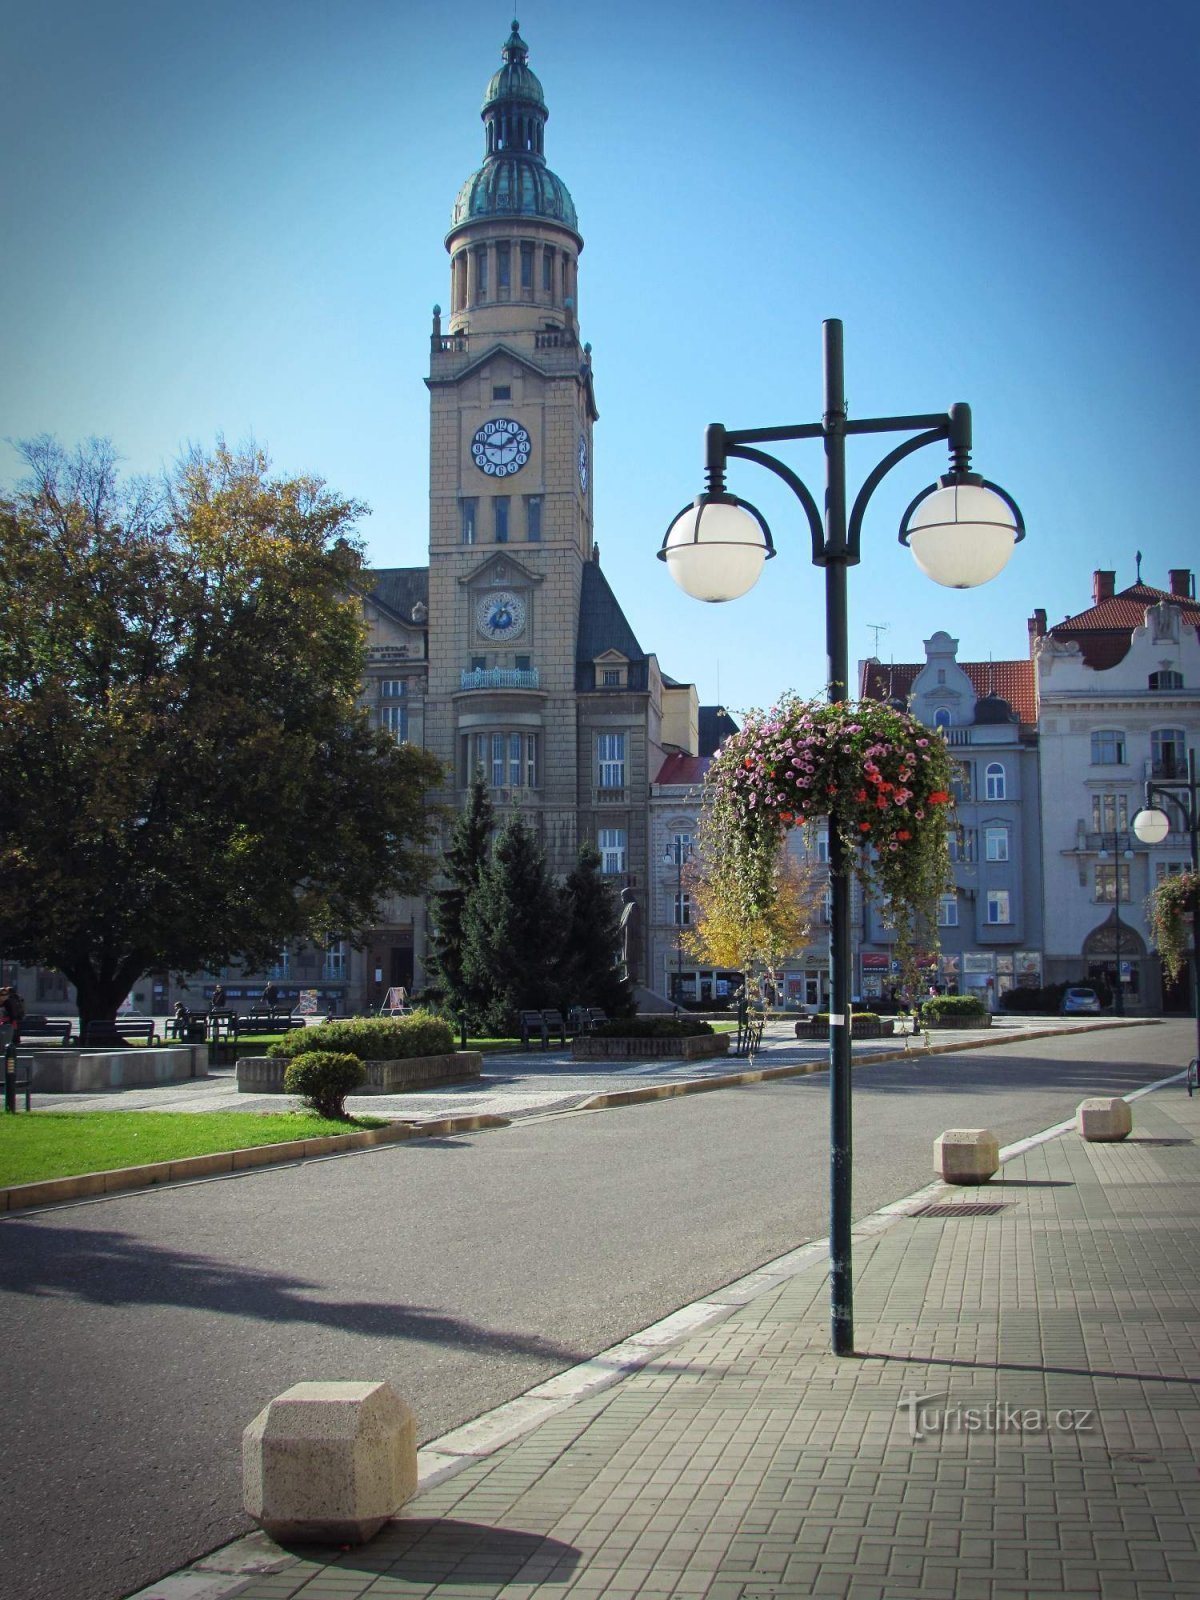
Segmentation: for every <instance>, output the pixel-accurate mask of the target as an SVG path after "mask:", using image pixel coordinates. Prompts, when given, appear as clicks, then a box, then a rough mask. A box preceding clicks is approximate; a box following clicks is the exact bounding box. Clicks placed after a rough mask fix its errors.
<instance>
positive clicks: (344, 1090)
mask: <svg viewBox="0 0 1200 1600" xmlns="http://www.w3.org/2000/svg"><path fill="white" fill-rule="evenodd" d="M314 1031H315V1030H314ZM366 1076H367V1069H366V1066H365V1064H364V1063H363V1062H362V1061H361V1060H360V1059H359V1058H358V1056H354V1055H350V1054H349V1053H348V1052H346V1051H344V1050H304V1051H302V1052H301V1053H300V1054H299V1055H298V1056H296V1058H295V1059H294V1060H293V1061H291V1062H290V1063H289V1065H288V1069H287V1071H286V1072H285V1073H284V1075H283V1088H284V1093H285V1094H298V1095H301V1096H303V1099H304V1104H305V1105H306V1106H308V1107H310V1109H311V1110H313V1111H316V1112H318V1113H319V1114H320V1115H321V1116H323V1117H335V1118H339V1119H344V1118H345V1115H346V1096H347V1095H348V1094H350V1093H351V1092H352V1091H353V1090H355V1089H358V1088H361V1086H362V1084H363V1083H364V1082H365V1081H366Z"/></svg>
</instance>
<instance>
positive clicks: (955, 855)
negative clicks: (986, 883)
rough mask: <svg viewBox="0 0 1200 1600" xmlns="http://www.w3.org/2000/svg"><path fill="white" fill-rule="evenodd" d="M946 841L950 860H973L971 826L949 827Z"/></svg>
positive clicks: (973, 850)
mask: <svg viewBox="0 0 1200 1600" xmlns="http://www.w3.org/2000/svg"><path fill="white" fill-rule="evenodd" d="M946 843H947V844H948V846H949V848H950V859H951V861H954V862H962V861H974V859H975V830H974V829H973V828H963V827H957V828H951V829H950V832H949V834H948V836H947V839H946Z"/></svg>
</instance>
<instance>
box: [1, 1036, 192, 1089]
mask: <svg viewBox="0 0 1200 1600" xmlns="http://www.w3.org/2000/svg"><path fill="white" fill-rule="evenodd" d="M21 1059H22V1060H23V1061H28V1062H29V1063H30V1065H31V1067H32V1069H33V1076H32V1081H31V1085H30V1086H31V1088H32V1089H33V1090H34V1093H35V1094H87V1093H89V1092H90V1091H92V1090H94V1089H147V1088H153V1087H154V1085H155V1084H156V1083H184V1082H186V1081H187V1079H189V1078H205V1077H207V1076H208V1046H207V1045H204V1044H199V1045H196V1044H184V1045H167V1046H155V1045H141V1046H139V1047H138V1048H136V1049H130V1050H30V1051H29V1052H28V1054H26V1053H25V1052H22V1056H21Z"/></svg>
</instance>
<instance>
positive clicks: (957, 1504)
mask: <svg viewBox="0 0 1200 1600" xmlns="http://www.w3.org/2000/svg"><path fill="white" fill-rule="evenodd" d="M1139 1135H1141V1136H1142V1138H1143V1139H1150V1138H1160V1139H1161V1138H1173V1139H1180V1140H1184V1141H1187V1142H1185V1143H1180V1144H1177V1145H1171V1146H1155V1145H1151V1144H1148V1143H1141V1142H1139V1137H1138V1136H1139ZM1193 1140H1196V1141H1198V1142H1197V1143H1192V1142H1191V1141H1193ZM987 1192H988V1196H989V1198H995V1199H1003V1200H1005V1201H1006V1202H1008V1204H1007V1205H1006V1206H1005V1209H1004V1210H1002V1211H1001V1212H1000V1213H999V1214H997V1215H995V1216H992V1217H980V1216H966V1217H962V1218H944V1219H943V1218H918V1217H912V1216H904V1217H901V1218H900V1220H898V1221H897V1222H895V1223H894V1225H892V1226H890V1227H888V1228H886V1229H885V1230H884V1231H882V1232H869V1233H864V1234H863V1235H862V1236H861V1237H859V1238H858V1239H857V1240H856V1245H855V1266H856V1290H855V1317H856V1343H857V1347H858V1349H859V1351H860V1354H859V1355H858V1356H856V1357H853V1358H847V1359H837V1358H835V1357H833V1356H832V1355H830V1354H828V1353H827V1346H828V1299H827V1296H828V1287H827V1279H826V1275H825V1272H824V1270H823V1269H822V1268H817V1269H815V1270H808V1271H804V1272H801V1273H800V1274H799V1275H798V1276H796V1277H794V1278H792V1279H791V1280H789V1281H788V1282H787V1283H786V1284H785V1285H784V1286H783V1287H781V1288H778V1289H774V1290H772V1291H770V1292H769V1293H766V1294H764V1295H761V1296H760V1297H759V1298H758V1299H756V1300H753V1301H751V1302H750V1303H749V1304H747V1305H744V1306H742V1307H740V1308H739V1309H738V1310H737V1311H735V1312H734V1313H733V1315H732V1316H730V1317H729V1318H728V1319H727V1320H726V1321H724V1322H721V1323H720V1324H719V1325H717V1326H715V1327H713V1328H711V1329H709V1330H708V1331H706V1332H702V1333H698V1334H696V1335H694V1336H692V1337H691V1338H689V1339H687V1340H686V1341H685V1342H683V1343H682V1344H680V1345H678V1346H676V1347H675V1348H674V1349H672V1350H670V1351H669V1352H668V1353H667V1354H665V1355H664V1356H663V1357H662V1358H661V1359H659V1360H657V1361H655V1362H654V1363H653V1364H652V1365H650V1366H648V1367H646V1368H645V1369H643V1370H642V1371H641V1372H640V1373H638V1374H636V1375H634V1376H632V1377H630V1378H629V1379H627V1380H626V1381H624V1382H623V1383H621V1384H619V1385H618V1386H617V1387H615V1388H613V1389H610V1390H608V1391H607V1392H605V1393H604V1394H602V1395H599V1396H596V1397H594V1398H592V1399H590V1400H584V1401H581V1402H580V1403H578V1404H577V1405H575V1406H573V1407H572V1408H571V1409H570V1410H568V1411H565V1412H563V1413H561V1414H560V1415H558V1416H556V1417H553V1418H551V1419H550V1420H549V1421H546V1422H543V1423H542V1424H541V1425H540V1426H539V1427H537V1428H536V1429H535V1430H534V1431H533V1432H532V1433H530V1434H528V1435H527V1436H526V1437H524V1438H523V1439H521V1440H519V1441H517V1442H515V1443H513V1444H510V1445H507V1446H505V1447H503V1448H502V1449H500V1450H499V1451H498V1452H497V1453H495V1454H494V1455H492V1456H490V1457H488V1458H487V1459H484V1460H481V1461H479V1462H478V1463H477V1464H473V1465H472V1466H471V1467H469V1468H468V1469H467V1470H465V1471H463V1472H461V1473H459V1474H458V1475H457V1476H455V1477H453V1478H451V1479H448V1480H447V1481H445V1482H443V1483H442V1484H440V1485H438V1486H436V1487H434V1488H432V1489H430V1490H428V1491H426V1492H424V1493H422V1494H421V1495H420V1496H419V1497H418V1498H417V1499H415V1500H414V1501H412V1502H411V1503H410V1504H409V1506H408V1507H407V1508H406V1509H405V1511H404V1513H403V1514H402V1515H401V1516H400V1517H398V1518H397V1519H395V1520H394V1521H393V1522H391V1523H390V1524H388V1526H387V1527H386V1528H385V1530H384V1531H383V1533H382V1534H381V1535H380V1536H379V1537H378V1538H377V1539H376V1540H375V1541H374V1542H373V1543H371V1544H370V1545H368V1546H366V1547H364V1548H363V1549H361V1550H359V1551H357V1552H356V1551H346V1552H340V1553H335V1552H328V1553H325V1554H322V1553H320V1552H312V1553H309V1554H308V1555H307V1556H306V1557H305V1558H304V1559H297V1560H294V1561H293V1562H291V1563H290V1564H289V1565H286V1566H284V1567H283V1569H282V1570H278V1571H275V1572H273V1573H271V1574H269V1575H264V1576H261V1577H257V1578H253V1579H251V1580H250V1581H249V1582H248V1583H247V1584H246V1585H245V1587H244V1588H241V1589H239V1590H238V1591H237V1592H238V1594H239V1596H241V1597H242V1600H288V1597H291V1596H302V1597H303V1600H335V1597H336V1600H357V1597H359V1596H363V1597H369V1600H385V1597H387V1600H399V1597H401V1596H403V1597H406V1600H416V1597H422V1596H434V1595H436V1597H437V1600H491V1597H501V1596H502V1597H504V1600H530V1597H534V1596H538V1597H548V1596H551V1595H553V1596H566V1597H570V1600H599V1597H600V1596H603V1597H604V1600H634V1597H635V1596H636V1597H639V1600H640V1597H646V1600H650V1597H664V1600H665V1597H668V1596H680V1597H685V1596H696V1597H699V1596H707V1597H709V1600H776V1597H782V1596H819V1597H835V1596H836V1597H843V1596H844V1597H846V1600H903V1597H907V1596H912V1597H914V1600H915V1597H916V1596H922V1597H924V1600H1010V1597H1011V1600H1017V1597H1020V1600H1041V1597H1044V1596H1049V1595H1080V1596H1083V1595H1088V1596H1101V1597H1103V1600H1127V1597H1129V1600H1160V1597H1161V1600H1167V1597H1171V1600H1178V1597H1180V1596H1187V1595H1200V1548H1198V1535H1197V1531H1196V1530H1197V1529H1198V1528H1200V1493H1198V1489H1200V1470H1198V1469H1200V1410H1198V1395H1197V1388H1196V1383H1195V1379H1196V1378H1197V1376H1198V1375H1200V1348H1198V1345H1200V1305H1198V1304H1197V1301H1198V1298H1200V1273H1198V1272H1197V1266H1198V1259H1197V1258H1198V1256H1200V1249H1198V1245H1197V1239H1198V1237H1200V1220H1198V1219H1200V1099H1196V1100H1189V1099H1188V1098H1187V1096H1186V1094H1185V1093H1184V1090H1183V1089H1182V1087H1175V1086H1172V1087H1170V1088H1168V1089H1165V1090H1160V1091H1158V1092H1157V1093H1155V1094H1153V1095H1148V1096H1143V1097H1141V1098H1139V1099H1138V1100H1137V1101H1136V1102H1135V1105H1134V1138H1133V1139H1132V1140H1131V1141H1129V1142H1127V1143H1123V1144H1113V1145H1086V1144H1084V1143H1083V1142H1082V1141H1080V1140H1079V1139H1078V1138H1077V1137H1076V1136H1075V1135H1074V1134H1073V1133H1071V1134H1066V1135H1064V1136H1062V1137H1059V1138H1056V1139H1053V1140H1051V1141H1050V1142H1048V1143H1045V1144H1042V1145H1040V1146H1037V1147H1035V1148H1034V1149H1032V1150H1030V1151H1029V1152H1028V1153H1027V1154H1025V1155H1023V1156H1019V1157H1016V1158H1014V1159H1012V1160H1010V1161H1009V1162H1008V1163H1007V1164H1006V1165H1005V1166H1004V1167H1003V1168H1002V1170H1001V1173H1000V1175H999V1176H998V1178H997V1179H996V1180H994V1181H993V1182H992V1184H991V1185H990V1186H989V1189H988V1191H987ZM979 1193H980V1192H979V1190H977V1189H976V1190H973V1191H948V1192H947V1193H946V1194H945V1195H943V1196H942V1198H953V1197H955V1196H956V1195H959V1196H961V1198H963V1200H964V1201H972V1200H977V1199H978V1198H979ZM924 1198H926V1199H927V1198H928V1196H925V1197H924ZM913 1397H922V1398H923V1399H924V1404H923V1405H915V1404H913V1403H910V1401H911V1399H912V1398H913ZM1033 1414H1036V1417H1037V1419H1040V1423H1039V1425H1037V1426H1035V1425H1034V1416H1033ZM1068 1414H1069V1416H1070V1419H1071V1420H1070V1423H1069V1424H1068V1423H1067V1422H1066V1420H1065V1418H1066V1417H1067V1415H1068ZM972 1416H974V1417H976V1418H977V1419H978V1421H977V1424H976V1425H974V1426H973V1425H972V1424H971V1421H970V1418H971V1417H972ZM1048 1420H1049V1424H1050V1425H1047V1421H1048ZM914 1434H919V1435H920V1436H919V1437H914ZM148 1592H153V1591H148Z"/></svg>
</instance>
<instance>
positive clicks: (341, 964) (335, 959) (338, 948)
mask: <svg viewBox="0 0 1200 1600" xmlns="http://www.w3.org/2000/svg"><path fill="white" fill-rule="evenodd" d="M321 976H322V977H323V978H326V979H331V980H332V981H333V982H335V983H340V982H341V981H342V980H343V979H344V978H345V976H346V941H345V939H335V940H334V941H333V943H332V944H331V945H330V946H329V947H328V949H327V950H326V951H325V962H324V966H323V967H322V970H321Z"/></svg>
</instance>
